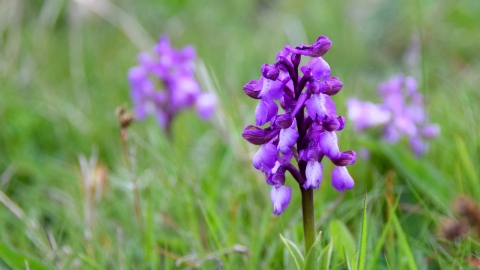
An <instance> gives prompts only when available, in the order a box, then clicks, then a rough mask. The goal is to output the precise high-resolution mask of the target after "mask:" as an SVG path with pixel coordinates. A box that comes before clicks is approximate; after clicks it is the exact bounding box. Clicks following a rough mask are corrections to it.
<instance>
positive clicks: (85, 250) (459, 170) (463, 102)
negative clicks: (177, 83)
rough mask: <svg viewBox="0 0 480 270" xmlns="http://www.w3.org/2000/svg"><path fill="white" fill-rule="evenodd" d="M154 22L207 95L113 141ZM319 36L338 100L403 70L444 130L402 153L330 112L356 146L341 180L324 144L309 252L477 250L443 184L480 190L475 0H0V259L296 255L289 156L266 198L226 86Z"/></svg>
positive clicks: (194, 263)
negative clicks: (183, 52) (286, 198)
mask: <svg viewBox="0 0 480 270" xmlns="http://www.w3.org/2000/svg"><path fill="white" fill-rule="evenodd" d="M161 34H167V35H169V37H170V39H171V42H172V44H173V45H174V46H175V47H177V48H179V47H183V46H185V45H188V44H192V45H194V46H195V48H196V50H197V54H198V57H199V59H198V61H197V63H196V76H197V78H198V80H199V82H200V84H201V86H202V89H203V91H210V92H213V93H215V94H216V95H217V97H218V106H217V110H216V112H215V115H214V117H213V118H212V119H210V120H209V121H201V120H200V119H199V118H198V117H197V115H196V113H195V111H194V110H187V111H184V112H182V113H180V114H179V116H178V117H177V118H176V119H175V120H174V123H173V128H172V138H171V139H169V138H168V137H167V136H166V134H165V132H164V131H163V130H162V129H161V128H160V127H159V126H158V125H157V122H156V121H155V120H154V119H153V118H151V117H150V118H148V119H147V120H146V121H141V122H140V121H135V122H133V123H132V125H131V126H130V127H129V128H128V129H127V130H126V133H125V134H126V140H124V141H122V137H121V133H120V124H119V120H118V117H117V115H116V110H117V109H118V108H119V107H124V108H125V109H126V110H127V111H128V112H130V111H131V110H132V102H131V99H130V89H129V84H128V81H127V72H128V70H129V68H131V67H132V66H134V65H136V64H137V61H136V55H137V54H138V53H139V52H141V51H150V50H151V49H152V47H153V45H154V44H155V42H157V40H158V37H159V36H160V35H161ZM320 35H326V36H328V37H329V38H330V39H331V40H332V42H333V46H332V48H331V50H330V51H329V52H328V53H327V54H326V55H325V57H324V58H325V60H327V61H328V63H329V65H330V67H331V69H332V75H335V76H338V77H339V78H340V79H341V80H342V82H343V83H344V87H343V89H342V91H341V92H340V93H339V94H337V95H335V96H334V97H333V100H334V101H335V102H336V104H337V111H338V114H340V115H346V112H347V108H346V106H345V100H346V99H347V98H349V97H352V96H355V97H357V98H359V99H361V100H371V101H373V102H377V103H378V102H380V97H379V96H378V94H377V85H378V84H379V83H380V82H382V81H385V80H387V79H388V78H389V77H391V76H392V75H395V74H397V73H404V74H406V75H412V76H414V77H415V78H417V80H418V81H419V89H420V92H421V93H422V94H423V95H424V97H425V101H426V106H425V108H426V111H427V112H428V114H429V118H430V121H431V122H433V123H438V124H439V125H440V128H441V134H440V136H439V137H437V138H435V139H432V140H430V142H429V143H430V150H429V151H428V153H427V154H426V155H424V156H423V157H421V158H416V157H415V156H414V154H413V153H412V152H411V151H410V148H409V145H408V142H407V141H406V140H403V141H401V142H399V143H398V144H396V145H390V144H387V143H385V142H383V141H382V140H381V139H380V136H379V135H380V134H378V133H376V132H374V131H373V132H370V131H369V132H362V133H359V132H355V131H354V130H353V128H352V125H351V123H349V122H348V120H347V125H346V128H345V129H344V130H343V131H342V132H339V133H338V135H339V146H340V149H341V150H342V151H344V150H349V149H352V150H355V151H357V153H358V152H359V151H360V149H368V150H369V151H370V158H368V159H363V158H360V157H358V158H357V161H356V163H355V165H353V166H349V167H348V170H349V172H350V174H351V176H352V177H353V179H354V180H355V187H354V188H353V189H351V190H348V191H345V192H344V193H340V192H338V191H337V190H335V189H334V188H333V187H332V185H331V170H332V169H333V168H334V166H333V164H331V162H330V161H327V162H324V164H325V167H324V178H323V182H322V184H321V186H320V189H319V190H315V191H314V194H315V220H316V231H317V232H322V233H321V238H320V240H319V242H318V245H317V246H316V248H318V249H320V250H321V251H322V253H321V255H319V258H318V260H319V265H318V269H475V267H479V265H480V258H479V256H480V235H479V233H480V228H478V227H475V224H473V223H472V224H470V228H468V227H467V228H460V229H461V232H460V234H462V235H461V236H460V237H457V238H455V237H451V235H449V234H448V233H451V234H453V235H455V229H458V228H457V227H458V226H457V227H455V226H453V225H452V224H454V225H455V224H458V223H456V222H460V221H462V220H465V219H468V217H465V215H462V213H461V211H460V210H461V209H460V210H459V209H458V208H459V206H458V203H457V204H455V202H456V201H458V198H459V197H465V196H468V197H470V198H472V199H471V200H472V201H471V203H472V204H475V203H476V204H480V177H479V169H480V165H479V162H480V160H479V154H480V147H479V140H480V124H479V123H480V106H478V104H479V103H480V91H479V85H480V79H479V74H480V50H479V49H480V2H479V1H473V0H458V1H446V0H439V1H434V0H424V1H420V0H407V1H393V0H388V1H380V0H376V1H375V0H366V1H354V0H339V1H333V0H325V1H314V0H301V1H286V0H275V1H266V0H256V1H254V0H246V1H231V0H228V1H221V0H210V1H194V0H179V1H153V0H147V1H127V0H97V1H93V0H36V1H32V0H2V1H0V269H8V270H10V269H15V270H16V269H32V270H33V269H119V270H121V269H299V268H301V265H302V258H300V257H299V255H298V254H297V253H296V248H295V246H298V249H299V253H303V252H304V251H303V241H304V239H303V231H302V211H301V197H300V190H299V188H298V185H296V184H295V181H294V179H293V178H291V176H290V175H288V174H287V180H286V183H287V185H289V186H291V187H292V200H291V202H290V205H289V207H288V208H287V209H286V210H285V212H284V213H283V214H282V215H280V216H275V215H273V214H272V211H273V208H272V205H271V202H270V187H269V186H268V185H267V184H266V183H265V179H264V176H263V174H261V173H260V172H259V171H257V170H255V168H253V166H252V164H251V162H252V157H253V155H254V154H255V152H256V151H257V150H258V147H257V146H254V145H251V144H249V143H248V142H246V141H245V140H244V139H243V138H242V136H241V133H242V131H243V128H244V127H245V126H246V125H248V124H253V123H254V122H255V106H256V104H257V102H256V100H253V99H250V98H249V97H248V96H246V95H245V94H244V92H243V91H242V87H243V85H244V84H246V83H247V82H248V81H249V80H253V79H255V80H256V79H258V78H259V76H260V75H261V73H260V67H261V65H262V64H263V63H273V62H274V61H275V56H276V53H277V52H278V51H279V50H281V49H283V47H284V46H285V44H290V45H293V46H295V45H298V44H301V43H304V44H311V43H313V42H314V41H315V40H316V39H317V37H318V36H320ZM364 203H365V206H364ZM472 207H473V206H472ZM473 208H475V207H473ZM479 209H480V208H479ZM478 214H479V215H480V213H478ZM365 217H366V218H365ZM479 220H480V217H479ZM478 226H480V224H478ZM452 228H453V229H452ZM460 229H459V230H460ZM452 230H453V232H452ZM454 238H455V239H454ZM282 239H284V240H282ZM294 245H295V246H294ZM292 254H293V255H292ZM294 255H296V256H294Z"/></svg>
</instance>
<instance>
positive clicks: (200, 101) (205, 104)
mask: <svg viewBox="0 0 480 270" xmlns="http://www.w3.org/2000/svg"><path fill="white" fill-rule="evenodd" d="M216 104H217V97H216V96H215V95H214V94H212V93H205V94H201V95H199V96H198V97H197V102H196V107H197V113H198V115H199V116H200V118H202V119H204V120H205V119H208V118H210V116H212V114H213V111H214V110H215V105H216Z"/></svg>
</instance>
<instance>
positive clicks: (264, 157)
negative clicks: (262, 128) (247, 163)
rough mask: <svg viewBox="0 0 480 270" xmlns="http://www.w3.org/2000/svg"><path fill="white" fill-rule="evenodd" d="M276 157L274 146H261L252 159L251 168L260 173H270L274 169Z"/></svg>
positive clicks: (267, 144) (268, 144) (269, 144)
mask: <svg viewBox="0 0 480 270" xmlns="http://www.w3.org/2000/svg"><path fill="white" fill-rule="evenodd" d="M277 156H278V153H277V147H275V145H273V144H272V143H266V144H263V145H262V146H260V149H258V151H257V153H256V154H255V156H254V157H253V162H252V163H253V166H254V167H255V168H256V169H257V170H261V171H262V172H267V171H271V170H272V169H273V167H275V162H276V161H277Z"/></svg>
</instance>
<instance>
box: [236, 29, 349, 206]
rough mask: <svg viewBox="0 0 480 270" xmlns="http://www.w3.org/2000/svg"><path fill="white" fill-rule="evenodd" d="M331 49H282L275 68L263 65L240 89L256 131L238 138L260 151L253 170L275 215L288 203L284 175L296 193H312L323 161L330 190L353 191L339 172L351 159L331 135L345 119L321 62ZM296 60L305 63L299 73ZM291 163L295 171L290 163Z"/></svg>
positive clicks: (323, 44)
mask: <svg viewBox="0 0 480 270" xmlns="http://www.w3.org/2000/svg"><path fill="white" fill-rule="evenodd" d="M331 46H332V42H331V41H330V40H329V39H328V38H327V37H325V36H320V37H319V38H318V39H317V41H316V42H315V43H314V44H313V45H299V46H297V47H295V48H292V47H290V46H288V45H287V46H286V47H285V49H284V50H281V51H280V52H279V53H278V54H277V59H276V61H275V63H273V64H263V66H262V68H261V73H262V75H261V76H260V78H259V79H258V80H252V81H250V82H248V83H247V84H246V85H245V86H244V87H243V91H244V92H245V94H247V95H248V96H249V97H251V98H254V99H258V100H259V103H258V105H257V108H256V109H255V123H256V126H253V125H248V126H247V127H246V128H245V129H244V131H243V133H242V136H243V138H245V139H246V140H247V141H248V142H250V143H252V144H255V145H260V149H259V150H258V151H257V153H256V154H255V156H254V158H253V166H254V167H255V168H256V169H257V170H260V171H262V172H263V173H264V174H265V178H266V182H267V184H269V185H271V186H272V191H271V193H270V198H271V201H272V204H273V207H274V211H273V213H274V214H275V215H280V214H281V213H282V212H283V211H284V210H285V208H286V207H287V205H288V204H289V202H290V198H291V188H290V187H288V186H285V185H284V184H285V172H286V171H289V172H290V174H291V175H292V176H293V177H294V179H295V180H296V181H297V183H298V184H299V186H300V188H301V189H302V190H308V189H313V188H315V189H318V188H319V186H320V183H321V181H322V178H323V164H322V160H323V158H324V157H325V156H326V157H327V158H329V159H330V160H331V161H332V162H333V163H334V164H335V165H336V166H337V167H336V168H335V170H334V171H333V173H332V184H333V186H334V187H335V188H336V189H338V190H339V191H341V192H343V191H344V190H345V189H351V188H353V185H354V182H353V179H352V178H351V177H350V175H349V174H348V171H347V169H346V167H345V166H346V165H351V164H353V163H354V162H355V158H356V154H355V152H354V151H346V152H340V150H339V147H338V141H337V140H338V139H337V134H336V132H337V131H340V130H342V129H343V127H344V126H345V118H344V117H343V116H338V115H337V111H336V106H335V103H334V102H333V100H332V99H331V96H333V95H335V94H337V93H338V92H339V91H340V90H341V89H342V87H343V83H342V82H341V81H340V79H338V78H337V77H335V76H330V66H329V65H328V63H327V62H326V61H325V60H324V59H323V58H322V56H323V55H324V54H326V53H327V52H328V50H329V49H330V47H331ZM302 56H308V57H310V60H309V62H308V64H306V65H303V66H301V67H299V65H300V61H301V57H302ZM300 71H301V73H300ZM279 107H280V108H281V109H283V111H282V112H279ZM292 158H294V159H295V160H296V162H297V166H294V165H293V164H292V163H290V162H291V160H292Z"/></svg>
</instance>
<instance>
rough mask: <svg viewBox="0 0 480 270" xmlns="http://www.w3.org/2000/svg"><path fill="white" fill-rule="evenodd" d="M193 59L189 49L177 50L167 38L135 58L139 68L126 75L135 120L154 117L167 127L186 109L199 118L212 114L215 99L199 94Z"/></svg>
mask: <svg viewBox="0 0 480 270" xmlns="http://www.w3.org/2000/svg"><path fill="white" fill-rule="evenodd" d="M195 58H196V53H195V49H194V48H193V47H192V46H186V47H184V48H182V49H179V50H177V49H175V48H173V47H172V46H171V45H170V41H169V39H168V37H167V36H166V35H163V36H161V37H160V40H159V42H158V44H156V45H155V47H154V49H153V54H149V53H146V52H142V53H140V54H139V55H138V57H137V60H138V65H137V66H135V67H132V68H131V69H130V70H129V72H128V80H129V82H130V93H131V97H132V101H133V105H134V111H135V115H136V117H137V119H140V120H142V119H144V118H145V117H146V116H147V115H153V116H155V117H156V119H157V121H158V123H159V124H160V126H162V127H163V128H167V127H168V126H169V125H170V124H171V121H172V120H173V118H174V117H175V115H176V114H177V113H178V112H179V111H181V110H184V109H187V108H189V107H196V110H197V113H198V115H199V116H200V118H202V119H207V118H209V117H210V116H211V115H212V114H213V111H214V108H215V105H216V97H215V95H213V94H211V93H202V92H201V90H200V86H199V84H198V82H197V80H196V79H195V74H194V61H195Z"/></svg>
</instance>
